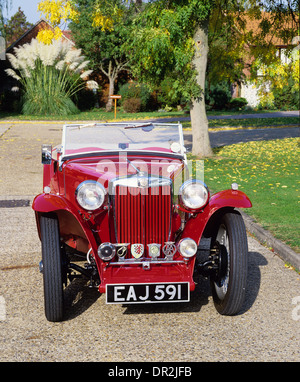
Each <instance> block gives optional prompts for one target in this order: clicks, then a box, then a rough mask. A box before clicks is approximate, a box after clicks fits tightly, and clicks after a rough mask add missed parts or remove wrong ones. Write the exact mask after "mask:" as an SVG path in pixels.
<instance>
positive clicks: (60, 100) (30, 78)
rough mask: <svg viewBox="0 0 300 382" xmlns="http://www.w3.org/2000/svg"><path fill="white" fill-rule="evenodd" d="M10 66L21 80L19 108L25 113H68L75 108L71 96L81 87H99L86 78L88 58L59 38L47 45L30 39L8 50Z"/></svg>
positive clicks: (87, 75) (11, 73)
mask: <svg viewBox="0 0 300 382" xmlns="http://www.w3.org/2000/svg"><path fill="white" fill-rule="evenodd" d="M7 56H8V59H9V61H10V63H11V65H12V67H13V69H7V70H6V73H7V74H8V75H10V76H12V77H13V78H15V79H16V80H18V81H19V82H20V83H21V88H22V91H23V105H22V112H23V114H26V115H29V114H31V115H70V114H75V113H77V112H78V109H77V107H76V105H75V104H74V102H73V101H72V97H73V96H74V95H75V94H76V93H77V92H78V91H80V90H81V89H83V88H85V87H87V88H89V89H94V88H98V85H97V83H96V82H95V81H86V80H87V78H88V77H89V75H90V74H91V73H92V71H91V70H86V67H87V65H88V63H89V61H87V60H85V57H84V56H82V55H81V50H80V49H74V48H73V47H72V45H71V44H70V43H67V42H63V41H62V40H57V41H53V43H52V44H50V45H46V44H44V43H42V42H39V41H38V40H36V39H33V40H32V41H31V43H30V44H25V45H23V46H20V47H18V48H15V49H14V54H7Z"/></svg>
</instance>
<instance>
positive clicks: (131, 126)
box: [124, 123, 154, 131]
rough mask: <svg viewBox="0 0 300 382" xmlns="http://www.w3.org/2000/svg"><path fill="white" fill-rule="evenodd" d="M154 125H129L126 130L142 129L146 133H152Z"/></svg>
mask: <svg viewBox="0 0 300 382" xmlns="http://www.w3.org/2000/svg"><path fill="white" fill-rule="evenodd" d="M145 127H151V129H145V130H144V128H145ZM153 127H154V126H153V123H145V124H137V125H128V126H125V127H124V129H140V128H142V129H143V130H144V131H151V130H152V129H153Z"/></svg>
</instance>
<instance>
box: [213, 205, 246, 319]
mask: <svg viewBox="0 0 300 382" xmlns="http://www.w3.org/2000/svg"><path fill="white" fill-rule="evenodd" d="M215 241H216V242H217V244H218V245H219V248H221V249H222V256H223V259H222V262H223V264H224V263H225V269H223V271H222V272H217V273H216V274H215V275H214V276H212V277H211V280H210V282H211V288H212V296H213V301H214V305H215V307H216V309H217V311H218V312H219V313H220V314H222V315H228V316H232V315H235V314H238V313H239V312H240V311H241V309H242V305H243V303H244V299H245V290H246V284H247V268H248V243H247V234H246V228H245V224H244V221H243V218H242V216H241V215H240V213H239V212H237V211H233V212H230V213H226V214H224V215H223V217H222V219H221V221H220V225H219V227H218V230H217V233H216V238H215ZM220 252H221V251H220ZM224 257H225V258H224Z"/></svg>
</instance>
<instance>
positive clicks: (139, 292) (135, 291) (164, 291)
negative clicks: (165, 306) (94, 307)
mask: <svg viewBox="0 0 300 382" xmlns="http://www.w3.org/2000/svg"><path fill="white" fill-rule="evenodd" d="M185 301H190V287H189V283H188V282H186V283H184V282H182V283H172V284H169V283H168V284H166V283H160V284H153V283H149V284H107V285H106V303H107V304H141V303H159V302H185Z"/></svg>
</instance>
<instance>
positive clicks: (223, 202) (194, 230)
mask: <svg viewBox="0 0 300 382" xmlns="http://www.w3.org/2000/svg"><path fill="white" fill-rule="evenodd" d="M250 207H252V203H251V201H250V199H249V198H248V196H247V195H246V194H245V193H244V192H242V191H238V190H224V191H220V192H218V193H216V194H214V195H212V197H211V198H210V200H209V202H208V204H207V205H206V206H205V208H204V209H203V210H202V211H201V212H200V213H198V214H196V215H192V216H191V218H190V219H189V220H188V221H187V223H186V225H185V228H184V231H183V233H182V238H185V237H190V238H191V239H193V240H195V241H196V243H197V244H198V245H199V242H200V240H201V236H202V234H203V232H204V230H205V228H206V226H207V225H208V223H209V222H210V220H211V219H212V217H213V216H215V213H217V212H222V210H223V211H224V212H225V211H226V209H228V208H229V209H234V208H250Z"/></svg>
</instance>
